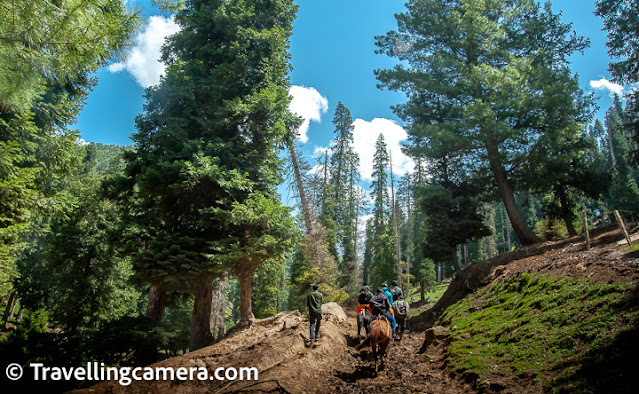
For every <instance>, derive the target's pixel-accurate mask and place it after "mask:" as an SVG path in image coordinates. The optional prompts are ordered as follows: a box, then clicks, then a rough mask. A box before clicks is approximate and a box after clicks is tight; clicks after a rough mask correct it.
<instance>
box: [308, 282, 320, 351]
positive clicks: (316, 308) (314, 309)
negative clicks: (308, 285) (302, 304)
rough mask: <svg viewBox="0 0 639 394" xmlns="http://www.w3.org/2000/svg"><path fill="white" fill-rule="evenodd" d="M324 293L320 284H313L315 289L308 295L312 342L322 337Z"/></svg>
mask: <svg viewBox="0 0 639 394" xmlns="http://www.w3.org/2000/svg"><path fill="white" fill-rule="evenodd" d="M322 298H323V297H322V293H320V292H319V286H317V285H313V291H312V292H311V293H310V294H309V295H308V297H306V305H307V306H308V319H309V322H310V324H311V343H313V342H314V341H317V340H318V339H320V334H319V331H320V324H321V322H322Z"/></svg>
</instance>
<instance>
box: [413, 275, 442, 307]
mask: <svg viewBox="0 0 639 394" xmlns="http://www.w3.org/2000/svg"><path fill="white" fill-rule="evenodd" d="M449 285H450V281H449V280H446V281H442V283H437V284H436V285H435V287H434V288H433V289H431V290H429V291H427V292H425V293H424V295H425V296H426V298H430V301H431V303H435V302H437V300H439V299H440V298H441V296H442V295H443V294H444V292H445V291H446V289H448V286H449ZM413 291H414V292H412V293H411V296H410V297H408V300H407V301H408V302H411V303H412V302H417V301H419V300H420V299H421V295H420V292H419V288H415V289H414V290H413Z"/></svg>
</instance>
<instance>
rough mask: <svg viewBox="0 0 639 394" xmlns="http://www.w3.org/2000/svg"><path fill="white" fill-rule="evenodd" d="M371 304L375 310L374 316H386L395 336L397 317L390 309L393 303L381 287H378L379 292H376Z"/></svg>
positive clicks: (372, 309) (373, 310)
mask: <svg viewBox="0 0 639 394" xmlns="http://www.w3.org/2000/svg"><path fill="white" fill-rule="evenodd" d="M369 305H370V307H371V311H372V312H373V316H377V315H383V316H386V318H387V319H388V321H389V322H390V324H391V327H392V329H393V336H395V324H396V323H395V318H394V317H393V315H391V313H390V312H389V311H388V310H389V309H390V308H391V304H390V302H389V301H388V297H386V295H385V294H384V290H382V288H381V287H378V288H377V294H375V295H374V296H373V298H371V301H370V303H369Z"/></svg>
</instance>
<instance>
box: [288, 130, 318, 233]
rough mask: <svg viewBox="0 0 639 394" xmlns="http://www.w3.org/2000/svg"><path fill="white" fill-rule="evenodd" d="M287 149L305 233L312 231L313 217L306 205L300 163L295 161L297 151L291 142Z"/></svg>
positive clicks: (306, 200)
mask: <svg viewBox="0 0 639 394" xmlns="http://www.w3.org/2000/svg"><path fill="white" fill-rule="evenodd" d="M288 151H289V153H290V155H291V162H292V163H293V172H294V174H295V183H296V184H297V192H298V193H299V196H300V205H301V206H302V217H303V219H304V225H305V226H306V233H307V234H309V233H312V232H313V231H312V230H313V228H312V226H313V219H312V217H311V210H310V207H309V205H308V199H307V198H306V189H304V182H303V181H302V173H301V171H300V165H299V163H298V161H297V153H296V152H295V148H294V147H293V143H290V144H289V145H288Z"/></svg>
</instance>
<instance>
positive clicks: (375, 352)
mask: <svg viewBox="0 0 639 394" xmlns="http://www.w3.org/2000/svg"><path fill="white" fill-rule="evenodd" d="M371 350H372V351H373V363H374V365H375V373H377V338H373V339H371Z"/></svg>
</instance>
